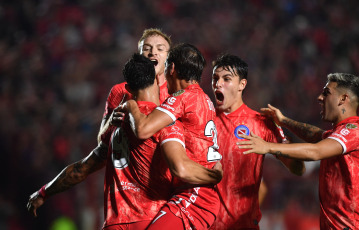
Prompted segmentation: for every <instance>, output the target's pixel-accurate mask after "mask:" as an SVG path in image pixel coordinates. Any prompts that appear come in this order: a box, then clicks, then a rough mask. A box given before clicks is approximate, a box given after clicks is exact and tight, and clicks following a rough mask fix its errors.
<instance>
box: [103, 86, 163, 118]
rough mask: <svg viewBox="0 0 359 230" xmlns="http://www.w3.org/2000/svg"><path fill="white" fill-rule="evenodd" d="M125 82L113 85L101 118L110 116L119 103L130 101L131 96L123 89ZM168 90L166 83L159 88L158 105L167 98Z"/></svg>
mask: <svg viewBox="0 0 359 230" xmlns="http://www.w3.org/2000/svg"><path fill="white" fill-rule="evenodd" d="M125 85H126V82H122V83H120V84H116V85H114V86H113V87H112V88H111V90H110V93H109V95H108V97H107V100H106V105H105V112H104V114H103V117H105V116H106V115H107V114H111V113H112V111H113V110H114V109H115V108H116V107H117V106H118V105H119V104H120V103H121V101H123V102H125V101H128V100H130V99H132V98H133V97H132V94H130V93H129V92H128V91H127V90H126V88H125ZM168 96H169V94H168V89H167V81H165V83H163V84H162V85H161V86H160V103H162V102H163V101H164V100H165V99H166V98H167V97H168Z"/></svg>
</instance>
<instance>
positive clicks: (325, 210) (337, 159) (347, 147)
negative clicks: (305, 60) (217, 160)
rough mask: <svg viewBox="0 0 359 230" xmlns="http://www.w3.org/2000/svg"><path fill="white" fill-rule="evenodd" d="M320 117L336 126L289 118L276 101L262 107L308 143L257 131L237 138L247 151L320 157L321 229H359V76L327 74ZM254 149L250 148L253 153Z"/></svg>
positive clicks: (297, 156)
mask: <svg viewBox="0 0 359 230" xmlns="http://www.w3.org/2000/svg"><path fill="white" fill-rule="evenodd" d="M318 101H319V104H320V105H321V106H322V111H321V115H322V119H323V120H324V121H328V122H331V123H332V124H333V129H332V130H328V131H325V132H324V131H323V130H322V129H320V128H318V127H315V126H312V125H309V124H304V123H301V122H297V121H294V120H292V119H289V118H287V117H285V116H283V114H282V113H281V112H280V111H279V110H278V109H277V108H275V107H273V106H269V107H268V108H266V109H263V111H264V112H266V113H267V114H268V115H270V116H272V117H273V118H274V119H275V120H276V121H277V122H278V123H279V124H280V125H282V126H283V127H287V128H288V129H289V130H291V131H292V132H293V133H294V134H296V135H297V136H298V137H300V138H302V139H303V140H305V141H307V142H309V143H296V144H284V145H278V144H273V143H267V142H265V141H263V140H262V139H261V138H260V137H258V136H257V135H254V133H256V132H255V131H254V132H253V134H251V136H246V135H239V136H240V137H241V138H246V139H248V141H242V142H239V143H238V144H239V148H240V149H249V150H247V151H245V152H244V153H245V154H249V153H259V154H265V153H271V154H274V155H276V156H285V157H288V158H294V159H301V160H307V161H313V160H321V163H320V172H319V196H320V210H321V211H320V229H359V217H358V213H359V198H358V195H357V194H359V184H358V181H359V158H358V157H359V145H358V137H359V128H358V126H359V117H358V116H357V110H358V105H359V77H357V76H354V75H351V74H344V73H334V74H329V75H328V81H327V84H326V85H325V87H324V89H323V92H322V93H321V94H320V95H319V97H318ZM250 155H252V154H249V155H248V156H250Z"/></svg>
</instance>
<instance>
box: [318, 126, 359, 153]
mask: <svg viewBox="0 0 359 230" xmlns="http://www.w3.org/2000/svg"><path fill="white" fill-rule="evenodd" d="M328 134H329V135H328ZM323 136H327V138H330V139H333V140H336V141H338V142H339V144H340V145H341V146H342V147H343V154H346V153H349V152H351V151H353V150H357V149H358V143H357V141H356V140H358V139H359V129H358V128H354V129H352V128H347V127H346V126H341V127H338V128H337V129H335V130H334V131H333V132H332V133H330V132H329V131H327V132H325V133H324V134H323Z"/></svg>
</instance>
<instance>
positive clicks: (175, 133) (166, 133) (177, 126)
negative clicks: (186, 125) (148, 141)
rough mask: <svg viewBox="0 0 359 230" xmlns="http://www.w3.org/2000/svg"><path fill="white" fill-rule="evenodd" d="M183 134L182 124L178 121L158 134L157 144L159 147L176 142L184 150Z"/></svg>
mask: <svg viewBox="0 0 359 230" xmlns="http://www.w3.org/2000/svg"><path fill="white" fill-rule="evenodd" d="M183 132H184V130H183V125H182V123H181V122H180V121H175V122H173V123H172V124H170V125H169V126H167V127H165V128H163V129H162V130H161V131H160V132H159V135H158V142H159V143H160V145H163V144H164V143H166V142H168V141H177V142H179V143H180V144H181V145H182V146H183V147H184V148H186V146H185V140H184V134H183Z"/></svg>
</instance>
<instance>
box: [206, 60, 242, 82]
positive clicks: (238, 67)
mask: <svg viewBox="0 0 359 230" xmlns="http://www.w3.org/2000/svg"><path fill="white" fill-rule="evenodd" d="M212 65H213V68H220V67H222V68H223V69H225V70H227V71H232V70H234V71H235V73H233V74H235V75H238V76H239V78H240V79H247V75H248V64H247V63H246V62H245V61H243V60H242V59H241V58H239V57H238V56H235V55H232V54H223V55H222V56H220V57H218V58H217V59H216V60H215V61H213V62H212ZM231 69H232V70H231Z"/></svg>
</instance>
